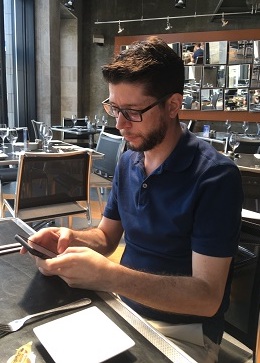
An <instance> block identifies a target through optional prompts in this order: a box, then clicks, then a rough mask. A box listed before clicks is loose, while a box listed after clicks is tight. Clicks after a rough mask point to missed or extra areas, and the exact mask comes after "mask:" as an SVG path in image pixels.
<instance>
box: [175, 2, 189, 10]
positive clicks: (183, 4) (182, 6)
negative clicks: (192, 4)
mask: <svg viewBox="0 0 260 363" xmlns="http://www.w3.org/2000/svg"><path fill="white" fill-rule="evenodd" d="M175 7H176V8H178V9H185V8H186V0H175Z"/></svg>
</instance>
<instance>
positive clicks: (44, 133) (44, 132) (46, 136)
mask: <svg viewBox="0 0 260 363" xmlns="http://www.w3.org/2000/svg"><path fill="white" fill-rule="evenodd" d="M40 135H41V137H42V141H43V150H44V151H49V145H50V141H51V139H52V136H53V133H52V129H51V127H50V126H48V125H46V124H42V125H40Z"/></svg>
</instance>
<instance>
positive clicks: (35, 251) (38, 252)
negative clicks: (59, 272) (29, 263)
mask: <svg viewBox="0 0 260 363" xmlns="http://www.w3.org/2000/svg"><path fill="white" fill-rule="evenodd" d="M14 238H15V239H16V241H18V242H19V243H21V245H22V246H23V247H25V248H26V249H27V251H28V252H30V253H31V254H32V255H34V256H37V257H40V258H42V259H43V260H46V259H47V258H53V257H56V256H57V254H56V253H54V252H52V251H50V250H48V249H47V248H45V247H43V246H40V245H38V244H37V243H35V242H32V241H30V240H29V239H28V238H26V237H23V236H21V235H20V234H16V235H15V236H14ZM28 241H30V244H29V243H28Z"/></svg>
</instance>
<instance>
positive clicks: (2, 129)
mask: <svg viewBox="0 0 260 363" xmlns="http://www.w3.org/2000/svg"><path fill="white" fill-rule="evenodd" d="M7 134H8V128H7V126H6V124H0V137H1V139H2V148H3V149H6V148H7V146H5V138H6V136H7Z"/></svg>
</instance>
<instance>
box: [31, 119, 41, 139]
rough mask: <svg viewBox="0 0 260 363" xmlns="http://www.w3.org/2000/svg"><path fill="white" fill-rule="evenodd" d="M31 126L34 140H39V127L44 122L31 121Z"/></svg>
mask: <svg viewBox="0 0 260 363" xmlns="http://www.w3.org/2000/svg"><path fill="white" fill-rule="evenodd" d="M31 123H32V126H33V131H34V137H35V139H40V138H41V134H40V126H41V125H43V124H44V122H42V121H36V120H31Z"/></svg>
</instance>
